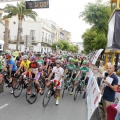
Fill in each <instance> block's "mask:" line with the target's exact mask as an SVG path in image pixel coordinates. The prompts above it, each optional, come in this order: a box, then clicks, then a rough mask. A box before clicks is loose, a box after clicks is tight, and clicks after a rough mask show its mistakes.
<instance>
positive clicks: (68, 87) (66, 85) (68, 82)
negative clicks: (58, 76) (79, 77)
mask: <svg viewBox="0 0 120 120" xmlns="http://www.w3.org/2000/svg"><path fill="white" fill-rule="evenodd" d="M64 79H66V80H65V82H64V88H63V92H62V98H63V97H64V93H65V91H66V90H68V91H71V90H72V79H70V78H69V75H66V76H65V78H64Z"/></svg>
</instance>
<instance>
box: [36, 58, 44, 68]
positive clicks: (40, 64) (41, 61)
mask: <svg viewBox="0 0 120 120" xmlns="http://www.w3.org/2000/svg"><path fill="white" fill-rule="evenodd" d="M37 62H38V64H39V66H40V67H41V66H42V65H44V60H42V59H41V60H37Z"/></svg>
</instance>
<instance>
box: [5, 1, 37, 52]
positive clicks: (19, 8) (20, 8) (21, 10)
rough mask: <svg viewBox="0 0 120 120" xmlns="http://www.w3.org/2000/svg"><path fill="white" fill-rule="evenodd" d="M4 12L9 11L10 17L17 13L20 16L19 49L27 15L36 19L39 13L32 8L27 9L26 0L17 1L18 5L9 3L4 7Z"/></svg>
mask: <svg viewBox="0 0 120 120" xmlns="http://www.w3.org/2000/svg"><path fill="white" fill-rule="evenodd" d="M4 12H5V13H8V16H9V17H13V16H16V15H17V16H18V32H17V43H16V50H18V45H19V44H20V40H21V33H22V22H23V19H24V18H25V16H26V17H30V18H32V19H33V20H34V21H36V16H37V13H36V12H35V11H32V10H31V9H26V4H25V2H24V1H21V2H20V3H17V5H16V6H14V5H11V4H7V5H6V6H5V8H4Z"/></svg>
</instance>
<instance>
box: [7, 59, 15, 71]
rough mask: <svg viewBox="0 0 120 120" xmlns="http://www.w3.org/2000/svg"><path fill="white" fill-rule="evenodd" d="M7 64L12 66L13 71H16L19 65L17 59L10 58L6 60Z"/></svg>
mask: <svg viewBox="0 0 120 120" xmlns="http://www.w3.org/2000/svg"><path fill="white" fill-rule="evenodd" d="M6 64H7V66H12V71H16V70H17V66H16V64H15V61H14V60H12V59H10V60H9V61H6Z"/></svg>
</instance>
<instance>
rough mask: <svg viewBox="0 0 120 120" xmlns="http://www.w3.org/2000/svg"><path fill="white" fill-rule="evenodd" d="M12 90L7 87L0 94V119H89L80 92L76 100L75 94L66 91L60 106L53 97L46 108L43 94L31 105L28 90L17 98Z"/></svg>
mask: <svg viewBox="0 0 120 120" xmlns="http://www.w3.org/2000/svg"><path fill="white" fill-rule="evenodd" d="M11 90H12V89H11V88H5V91H4V92H3V93H1V94H0V120H87V107H86V102H85V99H83V98H82V95H80V94H79V95H78V98H77V100H76V101H74V100H73V95H72V96H71V95H69V93H68V92H66V93H65V94H64V98H61V99H60V104H59V105H58V106H56V105H55V99H54V98H53V97H52V98H51V99H50V102H49V103H48V106H47V107H45V108H44V107H43V106H42V101H43V96H40V95H38V98H37V101H36V102H35V103H34V104H32V105H31V104H29V103H28V102H27V101H26V97H25V92H26V90H23V92H22V94H21V96H20V97H19V98H17V99H15V98H14V97H13V95H12V94H10V92H11Z"/></svg>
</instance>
